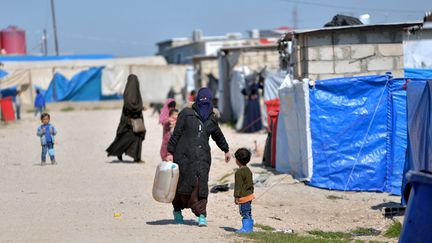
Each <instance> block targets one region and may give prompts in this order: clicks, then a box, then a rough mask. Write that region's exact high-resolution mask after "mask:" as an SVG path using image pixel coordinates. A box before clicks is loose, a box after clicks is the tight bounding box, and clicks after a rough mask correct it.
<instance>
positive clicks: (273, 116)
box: [269, 110, 279, 168]
mask: <svg viewBox="0 0 432 243" xmlns="http://www.w3.org/2000/svg"><path fill="white" fill-rule="evenodd" d="M278 116H279V110H273V111H270V112H269V118H270V123H269V124H270V125H269V127H270V129H271V132H272V141H271V166H272V167H273V168H275V167H276V138H277V123H278Z"/></svg>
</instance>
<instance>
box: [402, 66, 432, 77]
mask: <svg viewBox="0 0 432 243" xmlns="http://www.w3.org/2000/svg"><path fill="white" fill-rule="evenodd" d="M404 72H405V78H415V79H432V69H417V68H405V70H404Z"/></svg>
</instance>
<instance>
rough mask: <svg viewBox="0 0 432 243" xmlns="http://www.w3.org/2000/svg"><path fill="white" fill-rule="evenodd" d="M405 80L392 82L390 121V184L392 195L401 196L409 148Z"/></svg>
mask: <svg viewBox="0 0 432 243" xmlns="http://www.w3.org/2000/svg"><path fill="white" fill-rule="evenodd" d="M405 85H406V81H405V79H393V80H392V81H391V82H390V92H389V116H388V117H387V119H388V122H389V123H388V127H387V128H388V132H389V141H388V148H387V149H388V150H389V151H388V154H387V155H388V159H389V166H388V175H389V178H388V182H389V187H390V188H389V189H390V193H391V194H393V195H401V188H402V178H403V170H404V164H405V157H406V148H407V115H406V90H405V87H406V86H405Z"/></svg>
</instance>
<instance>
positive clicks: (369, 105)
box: [309, 75, 406, 194]
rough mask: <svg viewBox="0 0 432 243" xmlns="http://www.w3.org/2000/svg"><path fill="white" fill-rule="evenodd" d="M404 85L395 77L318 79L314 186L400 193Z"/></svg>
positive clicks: (313, 104)
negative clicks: (394, 79)
mask: <svg viewBox="0 0 432 243" xmlns="http://www.w3.org/2000/svg"><path fill="white" fill-rule="evenodd" d="M403 83H404V81H403V80H399V81H398V80H396V81H393V80H392V79H391V76H389V75H375V76H363V77H350V78H340V79H329V80H322V81H317V82H316V84H315V86H314V87H313V88H311V90H310V113H311V115H310V119H311V133H312V152H313V161H314V165H313V175H312V179H311V181H310V182H309V184H310V185H312V186H317V187H322V188H328V189H336V190H355V191H381V192H390V193H393V194H400V192H401V190H400V184H401V180H402V168H403V163H404V160H405V157H404V153H405V146H406V145H405V144H404V142H403V140H404V131H403V127H404V123H405V122H404V118H403V113H404V111H403V109H404V106H405V105H404V95H405V91H404V90H403V89H401V88H400V87H401V85H403ZM405 124H406V123H405Z"/></svg>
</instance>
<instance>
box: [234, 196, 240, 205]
mask: <svg viewBox="0 0 432 243" xmlns="http://www.w3.org/2000/svg"><path fill="white" fill-rule="evenodd" d="M234 203H235V204H236V205H238V204H239V199H238V198H237V197H235V198H234Z"/></svg>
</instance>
